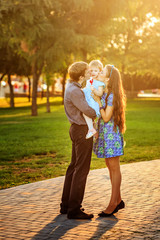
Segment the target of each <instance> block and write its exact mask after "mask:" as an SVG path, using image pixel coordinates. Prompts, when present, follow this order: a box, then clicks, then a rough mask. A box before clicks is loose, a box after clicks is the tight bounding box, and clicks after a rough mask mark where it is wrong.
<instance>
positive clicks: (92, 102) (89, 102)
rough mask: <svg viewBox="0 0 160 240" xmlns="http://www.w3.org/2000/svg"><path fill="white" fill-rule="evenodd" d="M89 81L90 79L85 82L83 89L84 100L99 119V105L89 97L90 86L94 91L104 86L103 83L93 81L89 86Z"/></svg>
mask: <svg viewBox="0 0 160 240" xmlns="http://www.w3.org/2000/svg"><path fill="white" fill-rule="evenodd" d="M90 80H91V79H89V80H87V84H86V87H85V88H83V92H84V94H85V98H86V101H87V103H88V105H89V106H90V107H91V108H93V109H94V110H95V111H96V114H97V117H99V116H100V111H99V104H98V103H97V102H96V101H95V100H94V99H93V97H92V96H91V93H92V91H91V86H93V87H94V88H95V89H97V90H98V87H101V86H103V87H105V84H104V83H103V82H100V81H97V80H95V79H93V84H92V85H91V83H90Z"/></svg>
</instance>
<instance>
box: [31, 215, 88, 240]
mask: <svg viewBox="0 0 160 240" xmlns="http://www.w3.org/2000/svg"><path fill="white" fill-rule="evenodd" d="M88 222H90V220H83V221H82V220H74V219H73V220H72V219H67V217H66V215H58V216H57V217H56V218H55V219H53V221H52V222H50V223H49V224H47V225H46V226H45V227H44V228H43V229H42V230H40V231H39V233H37V234H36V235H35V236H34V237H33V238H32V240H40V239H43V240H45V239H53V240H58V239H60V238H61V237H62V236H63V235H65V233H66V232H67V231H69V230H70V229H73V228H75V227H77V226H78V225H82V224H85V223H88Z"/></svg>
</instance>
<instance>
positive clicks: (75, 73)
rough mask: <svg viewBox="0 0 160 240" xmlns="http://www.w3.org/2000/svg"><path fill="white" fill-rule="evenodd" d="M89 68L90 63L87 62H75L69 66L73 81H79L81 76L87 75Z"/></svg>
mask: <svg viewBox="0 0 160 240" xmlns="http://www.w3.org/2000/svg"><path fill="white" fill-rule="evenodd" d="M87 68H88V64H87V63H86V62H82V61H81V62H75V63H73V64H72V65H71V66H70V67H69V68H68V74H69V76H70V79H71V80H72V81H76V82H78V81H79V78H80V76H82V77H83V76H84V75H85V71H86V69H87Z"/></svg>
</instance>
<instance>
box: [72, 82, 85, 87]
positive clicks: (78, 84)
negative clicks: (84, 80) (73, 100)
mask: <svg viewBox="0 0 160 240" xmlns="http://www.w3.org/2000/svg"><path fill="white" fill-rule="evenodd" d="M70 83H72V84H73V85H75V86H77V87H79V88H81V87H82V86H81V84H80V83H78V82H75V81H70Z"/></svg>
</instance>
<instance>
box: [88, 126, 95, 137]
mask: <svg viewBox="0 0 160 240" xmlns="http://www.w3.org/2000/svg"><path fill="white" fill-rule="evenodd" d="M94 134H96V130H95V129H94V128H92V129H91V130H89V131H88V133H87V135H86V139H88V138H91V137H93V135H94Z"/></svg>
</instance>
